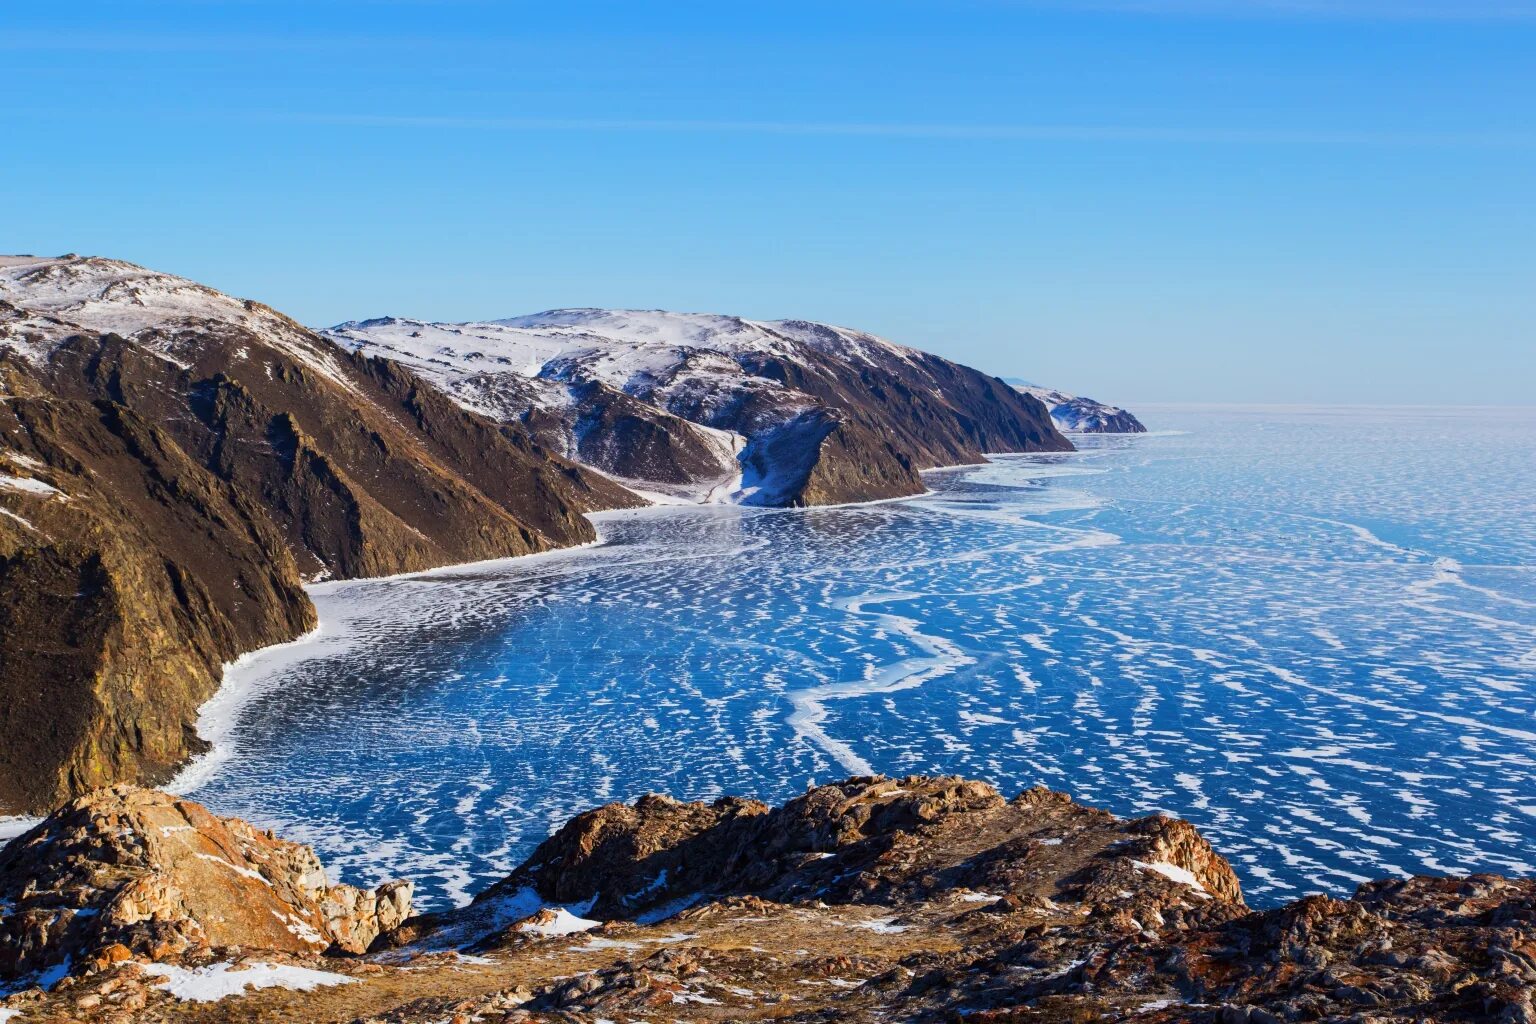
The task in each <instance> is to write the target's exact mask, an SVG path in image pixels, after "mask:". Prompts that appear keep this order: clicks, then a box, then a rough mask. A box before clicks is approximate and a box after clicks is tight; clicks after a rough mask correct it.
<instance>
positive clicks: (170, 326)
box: [0, 255, 351, 388]
mask: <svg viewBox="0 0 1536 1024" xmlns="http://www.w3.org/2000/svg"><path fill="white" fill-rule="evenodd" d="M0 302H3V303H6V304H9V305H10V306H11V307H13V312H12V313H11V315H10V316H8V317H0V348H4V347H9V348H12V349H14V350H15V351H16V352H17V353H18V354H20V355H21V356H22V358H24V359H27V360H28V361H31V362H43V361H46V360H47V359H48V357H49V356H50V355H51V354H52V353H53V351H54V350H55V349H56V348H57V347H58V346H59V345H60V344H62V343H63V342H64V341H66V340H67V339H68V338H70V337H71V336H73V335H76V334H80V333H83V332H89V333H96V334H105V333H111V334H116V335H119V336H121V337H123V338H126V339H128V340H129V341H132V342H135V343H137V344H139V345H140V346H142V347H143V348H144V349H145V350H146V351H149V352H151V353H153V354H155V355H157V356H159V357H160V358H162V359H165V360H168V361H169V362H172V363H174V364H176V365H178V366H182V367H185V366H187V365H189V364H190V362H191V361H192V359H193V358H195V354H196V353H195V349H194V350H192V351H189V350H188V348H187V346H196V344H197V342H196V340H195V335H194V336H193V337H192V338H183V337H182V335H183V333H184V332H186V331H189V330H194V331H195V330H200V329H207V328H208V327H209V326H210V325H223V326H227V327H236V328H242V329H245V330H248V331H251V332H253V333H255V334H258V335H260V336H261V337H262V338H264V339H265V340H266V341H268V342H269V343H270V344H272V345H273V346H274V347H276V348H280V349H282V350H284V351H285V352H287V353H288V354H289V355H291V356H293V357H294V358H296V359H298V360H300V361H301V362H303V363H305V364H306V365H308V366H310V367H311V368H313V369H315V370H316V371H318V372H319V373H321V374H323V375H324V376H326V377H329V378H330V379H331V380H332V381H334V382H336V383H338V384H341V385H342V386H343V387H347V388H350V387H351V384H350V383H349V382H348V380H347V377H346V375H345V374H343V373H342V371H341V369H340V367H339V364H338V363H337V361H336V356H335V353H334V351H333V350H331V349H330V348H329V346H327V345H325V344H324V343H323V342H321V341H320V340H319V339H318V338H317V337H316V336H315V335H314V334H313V333H312V332H311V331H309V330H307V329H305V328H304V327H303V326H301V325H299V324H297V323H295V322H294V321H292V320H290V319H288V318H287V317H285V316H283V315H282V314H281V313H278V312H277V311H275V310H273V309H270V308H268V307H267V306H264V305H262V304H261V303H258V302H252V301H249V300H245V299H237V298H234V297H232V296H229V295H226V294H224V293H223V292H220V291H216V290H214V289H212V288H209V287H207V286H206V285H201V284H197V283H196V282H194V281H189V280H187V279H186V278H183V277H177V276H175V275H174V274H164V273H160V272H159V271H154V270H148V269H146V268H144V267H141V266H138V265H136V264H133V263H128V262H125V261H123V260H114V259H105V258H101V257H95V256H74V255H69V256H60V257H56V258H43V257H33V256H6V257H0Z"/></svg>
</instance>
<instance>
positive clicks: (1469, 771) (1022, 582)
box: [191, 410, 1536, 924]
mask: <svg viewBox="0 0 1536 1024" xmlns="http://www.w3.org/2000/svg"><path fill="white" fill-rule="evenodd" d="M1156 417H1157V420H1158V421H1159V424H1160V425H1162V426H1166V427H1169V428H1178V429H1179V430H1180V431H1182V432H1173V431H1172V430H1165V431H1163V432H1161V433H1156V434H1149V435H1137V436H1114V437H1091V436H1090V437H1087V438H1085V439H1084V448H1085V450H1084V451H1082V452H1080V453H1077V454H1067V455H1049V456H1013V457H1005V458H1000V459H997V460H996V461H995V462H994V463H993V464H992V465H989V466H986V467H982V468H980V469H969V470H956V471H949V472H943V473H934V474H932V475H930V477H929V483H930V486H931V487H932V488H933V493H932V494H930V495H928V496H926V497H923V498H919V499H915V500H911V501H904V502H892V503H886V504H879V505H869V506H859V507H849V508H837V509H810V510H772V509H746V508H740V507H734V506H723V507H708V508H666V509H646V510H639V511H630V512H619V513H609V514H604V515H602V516H599V517H598V525H599V529H600V531H601V533H602V535H603V537H604V539H605V543H604V544H602V545H599V546H596V547H590V548H585V549H582V550H578V551H570V552H560V553H553V554H550V555H541V556H538V557H536V558H531V559H524V560H515V561H507V562H501V563H486V564H482V565H479V566H470V567H464V568H461V569H454V570H446V571H442V572H437V573H431V574H425V575H420V576H415V577H402V578H397V579H392V580H387V581H382V582H372V583H328V584H325V585H323V586H320V587H316V588H313V589H314V593H315V595H316V600H317V602H318V606H319V610H320V616H321V623H322V624H321V628H320V631H319V633H318V635H317V636H316V637H315V638H314V639H312V640H310V641H309V642H307V643H305V644H299V645H296V646H295V647H293V648H288V649H281V650H278V651H276V652H274V653H272V654H271V655H270V658H271V660H270V662H266V663H264V662H263V660H262V658H263V656H261V655H258V656H256V657H255V658H253V659H250V660H249V661H247V662H245V663H243V664H242V665H241V666H240V667H238V668H237V669H236V670H235V671H234V672H233V673H232V675H233V676H234V677H235V678H236V681H237V684H238V685H240V686H241V687H243V693H244V697H243V698H242V700H241V701H236V702H232V704H233V706H231V707H227V708H226V709H225V716H226V717H225V719H224V720H225V729H224V732H223V733H222V737H223V738H222V739H221V740H220V743H219V748H220V749H221V750H222V751H223V752H224V753H225V754H227V759H226V760H224V761H222V762H219V763H218V764H217V765H215V766H214V768H213V770H211V771H210V772H208V773H207V774H206V775H205V776H204V778H203V779H202V781H201V782H200V783H198V784H197V785H196V786H195V787H193V788H192V790H191V795H192V796H194V797H195V798H197V799H201V800H204V801H206V802H208V803H210V804H211V805H212V806H213V807H214V809H215V810H218V811H220V812H222V813H235V814H240V815H241V816H243V817H247V818H251V819H254V820H255V821H257V822H258V823H260V824H262V825H264V826H272V827H276V828H278V829H279V830H281V831H282V832H283V834H285V835H290V836H293V837H295V838H299V839H302V840H304V841H313V842H316V843H318V845H319V846H320V848H321V853H322V855H324V856H325V858H326V859H327V862H328V863H329V864H330V865H331V866H332V867H333V869H334V870H335V871H336V872H337V873H338V874H339V875H340V876H341V877H342V878H343V879H344V880H347V881H351V882H356V883H368V884H376V883H377V882H379V881H382V880H384V879H386V878H390V877H399V876H401V875H404V876H406V877H411V878H413V879H416V880H418V882H419V883H420V885H419V889H418V892H419V893H420V894H421V900H422V902H423V904H424V905H426V906H428V907H440V906H444V905H447V904H451V903H462V902H464V901H466V900H467V899H468V898H469V896H470V895H471V894H473V893H474V892H476V891H478V890H479V889H481V888H483V887H484V886H485V885H486V884H487V883H488V882H489V881H491V880H494V879H496V878H499V877H501V876H502V875H504V874H505V873H506V872H507V871H508V870H510V868H511V867H513V866H515V865H516V864H517V863H518V862H519V861H521V860H522V859H523V858H524V857H525V856H526V855H527V854H528V853H529V852H530V851H531V849H532V848H533V846H534V845H535V844H536V843H537V842H539V841H540V840H542V839H543V838H544V837H545V836H546V835H547V834H548V833H549V831H550V830H552V829H553V828H555V827H557V826H558V825H560V824H561V823H563V822H564V821H565V820H566V819H567V818H568V817H570V816H571V815H572V814H574V813H577V812H579V811H582V810H585V809H587V808H589V807H591V806H593V805H595V804H598V803H602V802H604V801H607V800H616V799H629V798H633V797H635V796H638V795H639V794H641V793H644V792H653V791H661V792H668V793H672V794H675V795H677V796H680V797H686V798H693V799H709V798H713V797H716V796H719V795H721V794H724V793H740V794H748V795H753V796H758V797H762V798H765V799H770V800H782V799H785V798H787V797H790V796H794V795H795V794H797V793H799V792H801V791H803V789H804V787H805V785H806V783H807V782H808V781H809V780H811V779H819V780H821V781H827V780H829V779H832V778H836V777H839V776H841V775H844V774H846V773H847V772H848V771H849V770H850V768H851V767H852V766H857V767H864V766H867V767H869V768H871V769H874V770H877V771H881V772H885V773H887V774H905V773H908V772H941V773H948V772H953V773H959V774H964V775H970V776H977V777H980V778H984V779H988V780H990V781H992V782H994V783H996V784H998V785H999V786H1001V787H1002V788H1003V789H1004V790H1006V791H1009V792H1010V793H1011V792H1016V791H1017V790H1019V789H1022V788H1025V787H1027V786H1029V785H1032V784H1035V783H1044V784H1046V785H1048V786H1051V787H1053V788H1058V789H1065V790H1067V791H1069V792H1071V793H1072V794H1073V795H1074V796H1075V797H1077V798H1078V799H1080V800H1082V801H1084V802H1087V803H1091V804H1095V805H1098V806H1102V807H1105V808H1108V809H1110V810H1112V811H1114V812H1116V813H1119V814H1122V815H1145V814H1152V813H1157V812H1165V813H1170V814H1175V815H1178V816H1180V817H1186V818H1189V819H1190V820H1192V821H1193V822H1194V823H1195V824H1196V825H1197V826H1198V827H1199V828H1200V829H1201V831H1202V832H1203V833H1204V834H1206V835H1207V836H1209V837H1210V838H1211V839H1212V841H1213V842H1214V843H1215V844H1216V845H1217V847H1218V848H1219V849H1220V850H1221V851H1222V852H1223V853H1225V854H1226V855H1227V856H1229V857H1230V858H1231V859H1232V860H1233V861H1234V865H1235V867H1236V869H1237V871H1238V873H1239V875H1240V876H1241V877H1242V880H1243V882H1244V887H1245V891H1246V892H1247V894H1248V896H1249V899H1250V901H1251V902H1253V903H1254V904H1255V905H1259V906H1264V905H1272V904H1274V903H1278V902H1280V901H1282V900H1285V899H1289V898H1293V897H1294V896H1297V895H1300V894H1302V893H1305V892H1313V891H1324V892H1330V893H1348V892H1349V891H1350V890H1352V888H1353V887H1354V886H1355V885H1356V884H1358V883H1359V882H1360V881H1362V880H1365V879H1369V878H1375V877H1381V876H1389V875H1404V874H1411V873H1414V872H1422V871H1435V870H1456V871H1478V870H1486V871H1494V872H1501V873H1506V874H1532V873H1536V855H1533V854H1532V852H1531V851H1532V850H1533V849H1536V757H1533V755H1532V752H1531V745H1532V741H1531V738H1530V737H1531V734H1533V733H1536V516H1533V513H1532V509H1531V507H1530V500H1529V496H1530V494H1532V493H1536V466H1533V464H1532V460H1531V459H1530V451H1531V448H1532V445H1533V443H1536V414H1533V413H1531V412H1524V413H1520V412H1515V411H1508V412H1504V413H1499V412H1497V411H1491V410H1485V411H1479V412H1476V413H1471V412H1461V413H1450V412H1444V411H1440V412H1428V413H1426V412H1423V411H1416V412H1401V411H1376V412H1362V411H1359V410H1354V411H1348V412H1339V411H1333V412H1328V411H1321V410H1307V411H1299V412H1298V411H1274V410H1257V411H1242V410H1224V411H1220V412H1204V411H1198V412H1177V411H1166V410H1165V411H1161V412H1157V413H1156ZM1437 865H1438V866H1439V867H1436V866H1437ZM536 909H538V906H537V902H536V901H535V903H534V905H532V906H530V907H528V908H526V910H525V911H524V914H523V915H522V916H526V914H527V913H532V911H533V910H536ZM567 909H568V910H570V912H571V913H573V914H575V915H577V916H583V915H582V910H581V908H576V907H571V908H567ZM674 912H675V911H674ZM520 919H521V918H520V917H519V918H512V919H510V920H508V921H507V922H506V923H507V924H511V923H514V921H516V920H520Z"/></svg>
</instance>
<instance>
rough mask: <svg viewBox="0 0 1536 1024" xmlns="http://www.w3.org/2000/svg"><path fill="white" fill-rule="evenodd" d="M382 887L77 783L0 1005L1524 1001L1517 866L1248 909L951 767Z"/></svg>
mask: <svg viewBox="0 0 1536 1024" xmlns="http://www.w3.org/2000/svg"><path fill="white" fill-rule="evenodd" d="M407 900H408V893H407V891H406V890H405V889H404V888H403V887H402V886H400V885H398V884H391V885H387V886H385V887H383V888H381V889H380V890H378V891H376V892H374V893H365V892H362V891H360V890H355V889H349V888H347V887H344V886H330V885H328V884H326V883H325V881H324V876H323V872H321V871H320V869H319V867H318V864H317V863H316V862H315V861H314V859H313V856H312V855H310V854H308V853H307V851H304V850H303V849H302V848H299V847H294V846H292V845H291V844H287V843H283V842H282V841H281V840H277V839H275V838H273V837H271V836H267V835H264V834H262V833H257V832H255V831H254V830H252V829H250V828H249V826H246V825H244V824H243V823H240V822H236V821H228V820H220V819H217V818H215V817H213V816H211V815H208V814H207V812H205V811H203V810H202V809H201V808H197V807H196V806H195V805H190V804H186V803H185V802H180V801H175V800H173V799H171V798H168V797H164V796H161V795H159V794H153V793H145V792H141V791H132V790H117V791H112V792H107V793H102V794H95V795H93V796H91V797H89V798H87V799H85V800H81V801H78V802H76V803H74V804H72V805H71V806H69V807H67V808H65V809H63V810H61V811H60V812H58V813H57V814H55V815H54V816H53V817H51V818H50V819H49V820H48V821H46V822H45V823H43V825H41V826H40V827H39V828H37V829H35V830H34V831H33V832H32V833H30V834H29V835H27V836H24V837H22V838H21V839H19V840H17V841H16V842H14V843H13V844H12V845H11V846H10V847H8V848H6V849H5V850H4V851H3V852H0V977H10V978H12V979H13V980H12V981H11V983H10V984H11V987H12V988H17V987H20V986H29V985H35V984H36V983H38V982H39V981H42V982H46V983H47V984H48V985H50V986H52V988H51V991H44V990H43V988H41V987H29V988H26V989H25V990H24V991H19V992H16V993H15V994H13V995H11V996H10V997H9V998H8V999H3V997H0V999H3V1001H0V1019H5V1018H6V1017H7V1016H8V1015H9V1016H10V1018H11V1019H12V1020H16V1021H19V1022H21V1024H34V1022H37V1024H53V1022H63V1021H83V1022H95V1021H102V1022H111V1024H126V1022H128V1021H133V1022H144V1024H150V1022H192V1021H198V1022H203V1024H212V1022H233V1021H242V1022H259V1021H272V1022H278V1021H282V1022H292V1021H305V1022H329V1021H334V1022H352V1024H428V1022H434V1024H435V1022H443V1021H452V1022H455V1024H470V1022H489V1024H496V1022H513V1021H519V1022H522V1021H526V1022H545V1021H548V1022H565V1024H574V1022H581V1024H597V1022H599V1021H605V1020H607V1021H617V1020H626V1021H642V1020H655V1021H687V1022H694V1021H699V1022H703V1021H750V1020H776V1021H800V1022H806V1024H810V1022H825V1021H834V1020H835V1021H870V1022H873V1021H897V1020H913V1021H957V1020H967V1021H971V1020H974V1021H982V1022H998V1024H1001V1022H1008V1024H1014V1022H1047V1024H1049V1022H1081V1021H1134V1022H1138V1024H1174V1022H1197V1024H1233V1022H1250V1024H1275V1022H1280V1021H1341V1022H1342V1021H1351V1022H1362V1024H1363V1022H1383V1024H1385V1022H1399V1021H1401V1022H1408V1021H1415V1022H1417V1021H1458V1022H1474V1021H1477V1022H1484V1021H1489V1022H1529V1021H1532V1020H1536V1009H1533V1006H1532V991H1533V984H1536V882H1533V881H1531V880H1524V881H1511V880H1507V879H1503V878H1497V877H1493V876H1475V877H1472V878H1415V879H1402V880H1395V881H1390V882H1376V883H1370V884H1367V885H1364V886H1362V887H1361V888H1360V890H1359V892H1357V893H1356V894H1355V895H1354V896H1353V897H1352V898H1350V899H1347V900H1341V899H1332V898H1328V897H1323V896H1311V897H1307V898H1305V899H1301V900H1298V901H1297V902H1295V903H1292V904H1289V905H1287V906H1284V907H1281V908H1277V909H1274V910H1267V911H1262V912H1255V911H1251V910H1249V909H1248V907H1247V906H1245V904H1244V903H1243V898H1242V894H1241V891H1240V888H1239V885H1238V880H1237V878H1236V877H1235V876H1234V875H1233V873H1232V870H1231V868H1230V867H1229V865H1228V864H1227V862H1226V861H1225V860H1224V859H1223V858H1222V857H1220V856H1219V855H1218V854H1216V853H1215V852H1214V851H1213V850H1212V849H1211V848H1210V846H1209V845H1207V844H1206V842H1205V841H1204V840H1203V839H1202V838H1201V837H1200V836H1199V834H1198V833H1197V832H1196V831H1195V829H1194V828H1192V827H1191V826H1190V825H1188V824H1187V823H1185V822H1182V821H1177V820H1173V819H1168V818H1162V817H1151V818H1142V819H1137V820H1132V821H1126V820H1121V819H1118V818H1115V817H1114V816H1112V815H1109V814H1106V813H1104V812H1103V811H1098V810H1094V809H1092V808H1088V807H1083V806H1080V805H1078V804H1076V803H1074V802H1073V801H1072V800H1071V799H1070V798H1069V797H1067V796H1066V795H1064V794H1061V793H1053V792H1049V791H1046V790H1041V789H1035V790H1028V791H1026V792H1024V793H1021V794H1019V795H1018V796H1016V797H1014V798H1012V799H1007V798H1005V797H1003V796H1002V795H1001V794H999V793H998V792H997V791H996V790H994V789H992V788H991V787H990V786H987V785H984V784H981V783H977V782H971V781H967V780H964V779H958V778H930V777H912V778H906V779H900V780H891V779H883V778H861V779H850V780H848V781H846V782H840V783H837V784H835V785H830V786H821V787H817V788H814V789H811V790H809V791H808V792H806V793H805V794H804V795H803V796H801V797H798V798H796V799H794V800H791V801H789V802H788V803H786V804H784V805H783V806H782V807H778V808H773V807H769V806H767V805H765V804H762V803H759V802H757V801H753V800H745V799H738V798H727V799H722V800H718V801H715V802H713V803H708V804H704V803H680V802H678V801H675V800H671V799H668V798H665V797H659V796H650V797H645V798H642V799H641V800H639V801H637V802H635V803H634V804H629V805H625V804H610V805H608V806H606V807H602V808H599V809H597V810H594V811H591V812H588V813H586V814H583V815H580V816H578V817H577V818H575V819H573V820H572V821H570V822H569V823H567V824H566V825H565V826H564V827H563V828H562V829H560V830H559V831H558V832H557V833H556V834H555V835H553V836H552V837H551V838H550V839H549V840H548V841H546V842H545V843H544V844H543V845H542V846H541V847H539V849H538V850H537V851H536V852H535V853H534V855H533V856H532V857H531V858H530V859H529V860H528V861H527V862H526V863H525V864H523V865H522V866H521V867H520V868H518V869H517V871H515V872H514V873H513V874H512V875H511V876H509V877H508V878H507V879H506V880H504V881H503V882H501V883H499V884H498V885H496V886H494V887H492V888H491V889H490V890H489V891H487V892H485V893H483V894H482V895H481V896H480V897H478V898H477V899H476V900H475V901H474V902H473V903H472V904H470V905H469V906H467V907H465V908H463V909H461V910H458V911H455V912H452V913H448V914H442V915H435V916H429V917H418V918H414V919H410V920H408V921H406V922H404V923H403V924H399V925H398V926H397V927H391V926H392V924H394V923H395V922H397V921H398V919H399V917H400V916H401V915H402V914H403V912H404V910H405V907H406V903H407ZM262 911H265V914H263V913H262ZM274 921H276V922H278V923H277V924H275V925H274V924H273V922H274ZM299 922H301V923H302V927H300V926H299ZM288 924H292V925H294V927H293V928H292V929H291V930H290V929H289V928H288V927H286V925H288ZM370 939H372V941H371V942H369V940H370ZM365 944H366V945H368V946H369V947H370V949H371V952H370V953H368V954H367V955H365V956H357V955H356V954H355V953H351V952H349V951H353V950H357V949H359V948H360V947H362V946H364V945H365ZM322 946H324V947H325V948H324V951H323V952H322V951H321V947H322ZM39 971H41V972H43V974H42V975H41V976H40V975H39V973H38V972H39ZM18 975H19V976H20V977H19V978H18ZM3 991H5V990H4V989H3V988H0V992H3Z"/></svg>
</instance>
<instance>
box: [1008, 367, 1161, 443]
mask: <svg viewBox="0 0 1536 1024" xmlns="http://www.w3.org/2000/svg"><path fill="white" fill-rule="evenodd" d="M1005 379H1006V380H1007V381H1008V383H1009V384H1012V385H1013V386H1014V387H1015V388H1018V389H1019V391H1021V392H1023V393H1024V394H1026V395H1031V396H1033V397H1035V398H1038V399H1040V401H1041V402H1043V403H1045V406H1046V408H1048V409H1050V410H1051V419H1053V420H1055V421H1056V425H1057V426H1058V427H1060V428H1061V429H1062V430H1076V431H1081V432H1083V433H1085V434H1145V433H1146V432H1147V428H1146V427H1144V426H1142V424H1141V421H1140V420H1138V419H1137V418H1136V417H1135V416H1132V415H1131V414H1130V413H1128V412H1126V411H1125V410H1124V409H1122V408H1120V407H1119V406H1116V405H1107V404H1105V403H1104V402H1099V401H1095V400H1094V399H1092V398H1084V397H1082V396H1080V395H1069V394H1067V393H1066V392H1065V391H1057V390H1056V389H1055V388H1042V387H1038V386H1036V385H1034V384H1031V383H1029V382H1028V381H1025V380H1019V379H1018V378H1016V377H1009V378H1005Z"/></svg>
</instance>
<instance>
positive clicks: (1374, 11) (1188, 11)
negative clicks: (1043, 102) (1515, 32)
mask: <svg viewBox="0 0 1536 1024" xmlns="http://www.w3.org/2000/svg"><path fill="white" fill-rule="evenodd" d="M1000 2H1001V3H1002V4H1004V5H1007V6H1014V7H1036V8H1049V9H1052V10H1059V11H1098V12H1108V13H1117V14H1140V15H1165V16H1175V17H1184V16H1214V17H1239V18H1254V17H1258V18H1314V19H1334V20H1370V21H1533V22H1536V0H1000Z"/></svg>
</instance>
